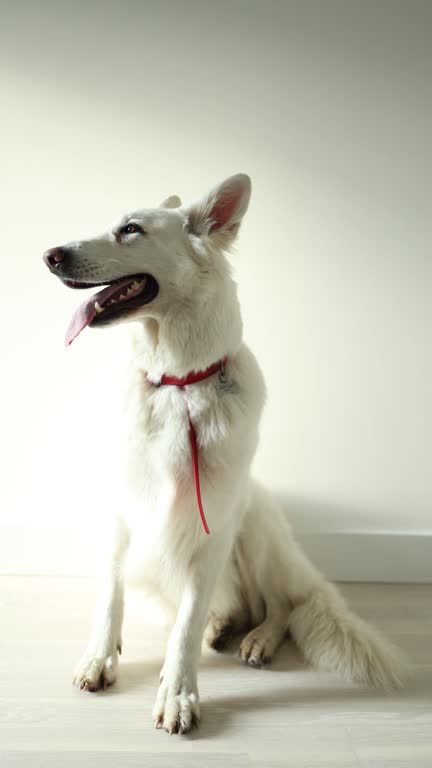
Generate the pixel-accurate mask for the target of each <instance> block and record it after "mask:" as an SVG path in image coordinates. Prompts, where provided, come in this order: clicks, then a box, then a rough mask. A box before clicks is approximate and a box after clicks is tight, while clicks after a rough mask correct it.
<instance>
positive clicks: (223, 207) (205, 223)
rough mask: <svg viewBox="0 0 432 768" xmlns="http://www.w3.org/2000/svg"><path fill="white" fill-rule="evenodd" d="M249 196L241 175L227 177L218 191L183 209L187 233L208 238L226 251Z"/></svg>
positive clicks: (248, 186) (246, 180)
mask: <svg viewBox="0 0 432 768" xmlns="http://www.w3.org/2000/svg"><path fill="white" fill-rule="evenodd" d="M250 194H251V180H250V178H249V176H246V174H244V173H238V174H237V175H236V176H230V178H229V179H226V181H223V182H222V184H219V186H218V187H215V188H214V189H212V191H211V192H210V193H209V194H208V195H207V196H206V197H204V198H203V199H202V200H200V201H199V202H198V203H193V204H192V205H190V206H188V208H186V213H187V216H188V224H187V227H188V230H189V231H190V232H192V233H193V234H194V235H198V236H200V237H202V236H203V235H208V236H210V237H212V236H213V237H214V238H215V241H216V239H217V241H218V244H219V245H221V246H222V247H224V248H227V247H228V246H229V245H230V244H231V243H232V241H233V240H234V238H235V236H236V235H237V232H238V230H239V227H240V224H241V220H242V218H243V216H244V215H245V213H246V211H247V209H248V205H249V200H250Z"/></svg>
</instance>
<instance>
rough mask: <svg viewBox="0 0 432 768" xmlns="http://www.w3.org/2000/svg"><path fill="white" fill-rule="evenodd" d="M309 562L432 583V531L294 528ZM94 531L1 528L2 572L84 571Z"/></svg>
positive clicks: (343, 572)
mask: <svg viewBox="0 0 432 768" xmlns="http://www.w3.org/2000/svg"><path fill="white" fill-rule="evenodd" d="M296 538H297V540H298V541H299V542H300V543H301V545H302V546H303V548H304V550H305V552H306V554H307V555H308V556H309V557H310V559H311V560H312V562H313V563H314V564H315V565H316V566H317V567H318V568H319V569H320V570H321V571H322V572H323V573H324V574H325V575H326V576H327V577H328V578H329V579H331V580H333V581H382V582H406V583H428V584H430V583H432V532H429V531H426V532H424V533H407V532H402V533H396V532H383V533H377V532H355V531H351V532H350V531H347V532H343V531H342V532H337V531H336V532H333V531H329V532H322V533H310V532H308V533H297V534H296ZM94 572H95V535H94V536H93V535H92V532H91V531H90V532H87V536H84V537H83V536H82V534H81V532H80V531H79V530H77V529H69V530H67V529H64V528H55V529H52V528H50V529H49V530H47V529H37V528H35V529H30V530H29V529H28V528H26V529H17V528H6V529H2V530H1V531H0V573H3V574H6V573H7V574H38V575H61V576H88V575H92V574H94Z"/></svg>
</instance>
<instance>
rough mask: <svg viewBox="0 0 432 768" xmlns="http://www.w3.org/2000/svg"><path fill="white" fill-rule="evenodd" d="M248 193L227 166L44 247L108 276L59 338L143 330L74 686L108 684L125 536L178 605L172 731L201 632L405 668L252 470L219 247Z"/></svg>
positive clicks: (316, 658)
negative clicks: (218, 176) (93, 330)
mask: <svg viewBox="0 0 432 768" xmlns="http://www.w3.org/2000/svg"><path fill="white" fill-rule="evenodd" d="M250 190H251V185H250V179H249V177H248V176H245V175H237V176H233V177H231V178H229V179H227V180H226V181H224V182H223V183H222V184H220V185H219V186H218V187H216V188H215V189H213V190H212V191H211V192H210V194H208V195H207V196H206V197H204V198H203V199H202V200H200V201H199V202H197V203H194V204H190V205H184V206H183V205H182V204H181V202H180V200H179V199H178V198H177V197H171V198H168V200H166V201H164V203H162V205H161V206H160V207H159V208H146V209H142V210H137V211H134V212H132V213H129V214H127V215H126V216H124V217H123V218H122V219H121V221H120V222H119V223H118V224H117V225H116V226H115V227H114V228H113V229H110V230H108V231H107V232H105V233H104V234H102V235H100V236H99V237H95V238H94V239H91V240H85V241H78V242H73V243H70V244H68V245H67V246H65V247H62V248H52V249H51V250H49V251H47V252H46V254H45V255H44V258H45V261H46V263H47V265H48V266H49V268H50V269H51V271H52V272H54V273H55V274H56V275H57V276H58V277H60V278H61V280H62V281H63V282H64V283H65V284H66V285H68V286H70V287H72V288H83V287H87V288H88V287H90V286H106V287H104V288H102V290H99V291H98V293H96V294H95V295H94V296H92V297H91V298H90V299H88V300H87V301H85V302H84V303H83V304H82V305H81V306H80V307H79V308H78V310H77V311H76V313H75V315H74V317H73V318H72V321H71V324H70V326H69V329H68V332H67V336H66V341H67V343H71V341H72V340H73V339H74V338H75V336H77V335H78V333H79V332H80V331H81V330H83V328H84V327H85V326H87V325H92V326H93V325H94V326H99V325H103V324H110V323H112V322H117V321H120V320H125V319H126V320H129V321H134V323H135V324H136V328H137V338H136V341H135V355H134V362H133V372H132V380H131V386H130V388H129V397H128V402H127V414H126V416H127V421H126V423H127V424H128V428H127V447H126V449H125V455H126V454H127V457H128V459H127V462H125V464H126V474H127V484H128V489H129V490H128V503H127V504H124V507H123V508H122V509H121V510H120V511H119V515H118V519H117V521H116V532H115V536H114V537H113V544H112V547H111V550H110V551H107V554H106V558H107V559H106V563H105V575H104V579H103V582H102V587H101V591H100V596H99V600H98V603H97V610H96V616H95V621H94V625H93V630H92V633H91V637H90V642H89V645H88V647H87V650H86V652H85V654H84V656H83V657H82V659H81V661H80V663H79V665H78V668H77V670H76V674H75V682H76V684H77V685H78V686H79V687H80V688H82V689H84V690H88V691H95V690H97V689H98V688H101V687H105V685H107V684H110V683H113V682H114V680H115V676H116V670H117V663H118V653H119V652H120V650H121V632H122V617H123V571H124V561H125V556H126V552H127V549H128V546H129V543H130V542H131V543H132V544H133V546H134V548H135V550H137V551H138V552H139V555H140V558H141V561H142V567H143V572H144V574H145V577H146V579H147V581H148V583H149V584H150V585H151V586H152V587H153V588H156V589H157V590H159V592H160V593H161V594H162V595H164V596H165V597H167V598H168V599H169V601H170V602H171V603H173V604H174V605H175V607H176V610H177V616H176V620H175V623H174V626H173V629H172V632H171V635H170V638H169V642H168V647H167V651H166V658H165V663H164V666H163V670H162V673H161V680H160V687H159V691H158V694H157V697H156V703H155V707H154V711H153V716H154V719H155V724H156V727H163V728H164V729H165V730H166V731H168V732H169V733H176V732H178V733H184V732H186V731H188V730H189V729H190V728H191V727H192V726H193V725H194V724H197V723H198V721H199V717H200V710H199V699H198V688H197V665H198V661H199V656H200V650H201V641H202V638H203V634H204V631H205V636H206V639H207V641H208V642H209V643H210V645H211V646H212V647H214V648H217V649H221V648H222V647H223V645H224V644H225V642H226V640H227V638H228V637H229V635H230V634H231V633H236V632H241V631H244V632H245V637H244V639H243V640H242V642H241V645H240V656H241V658H242V660H243V661H244V662H247V663H248V664H250V665H251V666H254V667H260V666H261V665H262V664H266V663H268V662H270V661H271V659H272V657H273V655H274V653H275V651H276V650H277V648H278V646H279V645H280V643H281V642H282V640H283V638H284V637H285V635H286V634H287V632H289V633H290V635H291V636H292V637H293V639H294V640H295V642H296V643H297V644H298V646H299V647H300V648H301V650H302V651H303V653H304V655H305V657H306V658H307V659H308V660H309V661H311V662H312V663H314V664H318V665H321V666H322V667H324V668H326V669H329V670H334V671H335V672H337V673H338V674H340V675H341V676H342V677H344V678H345V679H347V680H354V681H359V682H361V683H367V684H372V685H376V686H381V687H383V688H387V689H388V688H392V687H397V686H399V685H401V684H402V680H403V663H402V661H401V659H400V657H399V654H398V652H397V651H395V650H394V649H393V648H392V647H391V646H390V645H389V644H388V643H387V641H385V640H384V639H383V638H382V637H381V636H380V635H379V634H378V633H377V632H376V631H375V630H374V629H373V628H371V627H370V626H368V625H367V624H366V623H365V622H364V621H362V620H361V619H359V618H357V617H356V616H355V615H353V614H352V613H351V612H350V611H349V609H348V608H347V606H346V604H345V602H344V600H343V598H342V597H341V595H340V594H339V592H338V591H337V589H336V588H335V587H334V586H332V585H331V584H329V583H328V582H327V581H325V580H324V578H323V577H322V576H321V574H320V573H318V572H317V570H316V569H315V568H314V567H313V565H312V564H311V563H310V562H309V561H308V560H307V559H306V557H305V555H304V554H303V552H302V551H301V549H300V547H299V546H298V544H297V543H296V542H295V541H294V540H293V538H292V535H291V531H290V528H289V526H288V523H287V521H286V520H285V517H284V515H283V514H282V512H281V510H280V509H279V508H278V504H277V502H276V500H275V499H274V498H273V496H272V495H271V494H270V493H269V492H268V491H266V490H265V489H264V488H262V487H260V486H258V485H257V484H256V483H255V482H254V481H253V480H252V479H251V477H250V464H251V460H252V457H253V455H254V453H255V449H256V446H257V440H258V424H259V420H260V416H261V411H262V408H263V404H264V397H265V391H264V382H263V377H262V374H261V371H260V369H259V367H258V364H257V362H256V360H255V358H254V356H253V355H252V353H251V352H250V350H249V349H248V348H247V347H246V346H245V344H244V343H243V341H242V321H241V316H240V309H239V304H238V300H237V291H236V285H235V283H234V281H233V280H232V277H231V274H230V267H229V264H228V261H227V258H226V253H227V251H228V250H229V248H230V246H231V245H232V243H233V241H234V239H235V237H236V235H237V232H238V229H239V227H240V223H241V220H242V218H243V216H244V214H245V213H246V210H247V207H248V203H249V197H250ZM207 530H209V531H210V533H209V534H208V533H207Z"/></svg>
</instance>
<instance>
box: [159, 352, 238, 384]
mask: <svg viewBox="0 0 432 768" xmlns="http://www.w3.org/2000/svg"><path fill="white" fill-rule="evenodd" d="M226 360H227V359H226V357H224V358H223V360H219V361H218V362H217V363H213V365H210V366H209V367H208V368H206V369H205V371H190V372H189V373H188V374H187V375H186V376H183V378H181V379H179V378H177V376H168V375H167V374H165V373H164V374H163V376H162V378H161V380H160V381H159V382H158V383H157V384H155V383H154V382H153V381H152V382H150V383H151V384H153V386H154V387H165V386H167V385H169V384H171V385H173V386H175V387H187V386H188V385H189V384H197V383H198V382H199V381H204V379H208V378H210V376H213V375H214V374H215V373H217V372H218V371H222V372H223V369H224V367H225V363H226ZM149 381H150V379H149Z"/></svg>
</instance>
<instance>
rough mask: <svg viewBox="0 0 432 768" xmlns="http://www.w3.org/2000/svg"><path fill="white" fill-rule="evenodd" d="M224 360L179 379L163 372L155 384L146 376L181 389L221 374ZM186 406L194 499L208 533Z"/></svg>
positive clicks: (192, 436)
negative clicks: (218, 373)
mask: <svg viewBox="0 0 432 768" xmlns="http://www.w3.org/2000/svg"><path fill="white" fill-rule="evenodd" d="M226 361H227V359H226V357H224V358H223V360H219V361H218V362H217V363H213V365H210V366H209V367H208V368H206V369H205V371H191V372H190V373H188V374H187V376H183V378H181V379H179V378H177V376H167V375H166V374H164V375H163V376H162V378H161V380H160V382H158V383H157V384H155V383H154V382H153V381H151V380H150V379H149V377H148V376H147V381H149V382H150V384H153V386H154V387H164V386H167V385H170V384H171V385H172V386H174V387H181V389H184V388H185V387H187V386H188V385H189V384H196V383H197V382H198V381H204V379H208V378H210V376H213V375H214V374H215V373H217V372H218V371H220V372H221V374H222V375H223V374H224V369H225V363H226ZM186 408H187V414H188V420H189V440H190V446H191V455H192V469H193V476H194V483H195V494H196V500H197V504H198V510H199V513H200V517H201V522H202V524H203V528H204V530H205V532H206V533H210V529H209V527H208V525H207V520H206V518H205V514H204V509H203V505H202V500H201V488H200V478H199V466H198V443H197V439H196V433H195V428H194V425H193V424H192V421H191V417H190V414H189V407H188V405H187V403H186Z"/></svg>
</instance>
